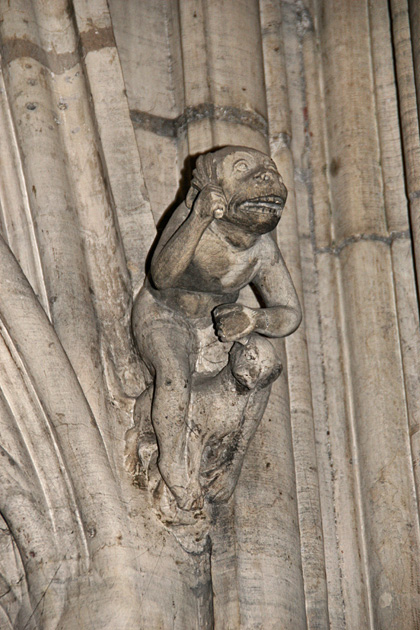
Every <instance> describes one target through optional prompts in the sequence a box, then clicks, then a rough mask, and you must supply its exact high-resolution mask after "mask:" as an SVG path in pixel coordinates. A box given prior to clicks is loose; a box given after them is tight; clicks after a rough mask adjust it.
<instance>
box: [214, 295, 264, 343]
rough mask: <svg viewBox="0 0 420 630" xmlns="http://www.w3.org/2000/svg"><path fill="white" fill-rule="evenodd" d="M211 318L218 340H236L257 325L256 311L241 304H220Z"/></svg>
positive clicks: (247, 333) (250, 331)
mask: <svg viewBox="0 0 420 630" xmlns="http://www.w3.org/2000/svg"><path fill="white" fill-rule="evenodd" d="M213 319H214V324H215V327H216V332H217V336H218V337H219V339H220V341H238V339H242V338H243V337H246V336H247V335H249V334H250V333H252V332H253V331H254V330H255V329H256V327H257V313H256V311H254V310H253V309H252V308H248V307H246V306H242V305H241V304H222V305H221V306H217V307H216V308H215V309H214V311H213Z"/></svg>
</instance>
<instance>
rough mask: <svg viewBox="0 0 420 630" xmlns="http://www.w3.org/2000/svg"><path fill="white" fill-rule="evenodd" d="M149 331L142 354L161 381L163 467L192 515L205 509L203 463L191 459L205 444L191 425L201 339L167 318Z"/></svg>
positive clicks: (155, 412)
mask: <svg viewBox="0 0 420 630" xmlns="http://www.w3.org/2000/svg"><path fill="white" fill-rule="evenodd" d="M156 315H157V318H156V320H155V321H154V322H153V323H151V322H149V323H148V325H146V328H147V331H146V330H145V329H144V328H143V330H142V333H141V337H142V339H141V345H140V344H139V345H140V350H141V353H142V357H143V359H144V360H145V361H146V363H147V364H148V366H149V368H150V369H151V371H152V373H153V375H154V377H155V390H154V396H153V407H152V422H153V427H154V430H155V432H156V437H157V441H158V445H159V459H158V467H159V470H160V473H161V475H162V477H163V479H164V481H165V483H166V484H167V486H168V487H169V489H170V490H171V492H172V493H173V495H174V496H175V498H176V500H177V503H178V505H179V507H180V508H182V509H184V510H191V509H196V508H200V507H201V506H202V503H203V497H202V491H201V486H200V482H199V471H198V467H199V460H198V465H196V460H197V458H195V457H192V458H191V457H190V456H189V454H190V453H191V452H193V453H194V452H195V450H196V449H197V448H198V449H199V450H200V445H199V444H193V443H194V442H197V436H196V435H195V434H194V430H195V429H194V427H190V426H189V425H188V421H187V415H188V407H189V402H190V391H191V375H192V372H193V369H194V359H195V337H194V332H193V330H192V328H191V326H189V325H188V324H187V323H184V322H183V321H182V320H180V319H177V320H176V321H174V317H173V314H172V316H171V320H169V318H166V317H165V318H163V317H162V312H160V313H159V315H158V314H156Z"/></svg>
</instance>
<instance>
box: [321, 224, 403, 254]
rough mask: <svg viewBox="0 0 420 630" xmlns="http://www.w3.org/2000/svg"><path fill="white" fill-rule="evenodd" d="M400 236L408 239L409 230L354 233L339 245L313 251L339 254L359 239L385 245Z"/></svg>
mask: <svg viewBox="0 0 420 630" xmlns="http://www.w3.org/2000/svg"><path fill="white" fill-rule="evenodd" d="M402 238H403V239H410V238H411V237H410V230H403V231H401V232H391V233H390V235H389V236H382V235H380V234H356V235H355V236H349V237H348V238H345V239H344V240H343V241H341V243H340V244H339V245H336V246H330V247H316V248H315V253H316V254H334V256H339V255H340V254H341V252H342V251H343V249H345V248H346V247H347V246H348V245H353V243H359V242H360V241H376V242H379V243H385V244H386V245H391V244H392V243H393V242H394V241H396V240H398V239H402Z"/></svg>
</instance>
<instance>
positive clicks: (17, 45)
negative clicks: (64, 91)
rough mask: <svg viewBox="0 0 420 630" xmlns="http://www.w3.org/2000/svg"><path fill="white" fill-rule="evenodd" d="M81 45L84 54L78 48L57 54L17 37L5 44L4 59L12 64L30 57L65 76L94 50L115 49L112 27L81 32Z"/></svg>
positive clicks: (6, 41) (55, 72) (3, 48)
mask: <svg viewBox="0 0 420 630" xmlns="http://www.w3.org/2000/svg"><path fill="white" fill-rule="evenodd" d="M80 43H81V47H82V54H81V53H80V51H79V50H78V49H77V48H76V50H72V51H68V52H63V53H56V52H54V51H47V50H45V49H44V48H42V46H39V45H38V44H35V43H34V42H31V41H29V40H28V39H24V38H18V37H16V38H13V39H7V40H5V41H4V42H3V45H2V57H3V60H4V62H5V63H6V64H9V63H11V62H12V61H13V60H15V59H20V58H22V57H28V58H30V59H33V60H34V61H38V63H40V64H41V65H43V66H45V67H46V68H48V69H49V70H50V71H51V72H53V73H54V74H63V72H66V71H67V70H71V69H72V68H74V67H75V66H76V65H77V64H78V63H80V62H81V60H82V57H83V56H85V55H87V53H89V52H91V51H93V50H101V49H102V48H110V47H111V48H112V47H114V48H115V39H114V32H113V30H112V27H104V28H91V29H89V30H88V31H81V32H80Z"/></svg>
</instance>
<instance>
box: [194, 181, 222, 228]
mask: <svg viewBox="0 0 420 630" xmlns="http://www.w3.org/2000/svg"><path fill="white" fill-rule="evenodd" d="M226 207H227V201H226V197H225V196H224V194H223V191H222V189H221V188H220V187H219V186H216V185H214V184H207V185H206V186H204V188H203V190H202V191H201V192H200V193H199V195H198V197H197V199H196V200H195V202H194V206H193V212H194V213H195V214H196V215H198V216H199V217H200V218H201V219H203V220H205V221H208V222H209V223H211V221H213V219H221V218H222V216H223V215H224V213H225V211H226Z"/></svg>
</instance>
